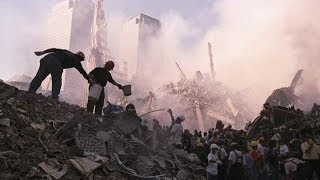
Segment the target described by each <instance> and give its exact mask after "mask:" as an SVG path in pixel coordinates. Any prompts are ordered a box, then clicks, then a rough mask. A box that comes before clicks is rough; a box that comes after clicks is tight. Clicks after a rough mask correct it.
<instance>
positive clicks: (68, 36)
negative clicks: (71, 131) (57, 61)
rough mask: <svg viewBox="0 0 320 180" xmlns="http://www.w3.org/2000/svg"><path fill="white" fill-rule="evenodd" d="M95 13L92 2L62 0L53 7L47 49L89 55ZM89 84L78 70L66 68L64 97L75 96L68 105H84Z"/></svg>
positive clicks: (87, 0) (86, 0) (49, 22)
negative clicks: (85, 88)
mask: <svg viewBox="0 0 320 180" xmlns="http://www.w3.org/2000/svg"><path fill="white" fill-rule="evenodd" d="M93 14H94V3H93V2H92V0H63V1H61V2H59V3H58V4H56V5H54V6H53V7H52V10H51V14H50V17H49V20H48V43H47V46H48V48H51V47H55V48H61V49H68V50H70V51H72V52H77V51H83V52H84V53H85V54H86V55H87V53H88V51H89V46H90V41H91V25H92V23H93ZM84 64H85V63H83V65H84ZM86 84H87V82H86V80H85V79H84V78H83V77H82V75H81V74H80V73H79V72H78V71H77V70H76V69H66V70H65V72H64V74H63V79H62V91H63V93H62V95H64V96H67V97H70V96H72V98H70V99H68V101H69V102H71V103H75V104H81V102H82V101H83V99H84V98H85V97H84V96H85V93H84V92H85V90H84V87H86Z"/></svg>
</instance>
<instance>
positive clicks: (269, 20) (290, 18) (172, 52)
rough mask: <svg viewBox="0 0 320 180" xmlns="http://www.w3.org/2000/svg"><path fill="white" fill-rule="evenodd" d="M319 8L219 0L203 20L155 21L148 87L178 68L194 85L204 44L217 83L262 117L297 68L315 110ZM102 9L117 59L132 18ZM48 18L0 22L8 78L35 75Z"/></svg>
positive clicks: (168, 15)
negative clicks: (154, 68) (155, 65)
mask: <svg viewBox="0 0 320 180" xmlns="http://www.w3.org/2000/svg"><path fill="white" fill-rule="evenodd" d="M0 5H1V7H5V9H7V11H8V12H6V11H2V12H4V13H10V12H20V11H22V10H21V9H19V8H14V9H12V8H13V7H10V8H11V9H10V8H8V7H9V5H6V4H4V5H3V4H0ZM34 6H36V5H34ZM34 9H36V8H33V9H32V10H30V12H29V13H30V14H31V11H33V10H34ZM319 9H320V1H318V0H308V1H302V0H281V1H279V0H269V1H265V0H238V1H234V0H217V1H213V2H212V6H211V9H210V8H209V10H208V9H207V8H206V9H204V10H203V13H202V14H198V15H197V14H194V16H195V17H193V18H185V17H183V16H182V15H181V14H180V13H179V11H174V10H168V11H164V12H163V13H162V14H163V15H162V16H160V17H155V18H159V19H160V21H161V26H162V30H161V34H160V35H159V37H156V38H154V39H152V42H153V43H152V44H151V45H150V49H149V52H150V56H153V57H163V59H162V60H163V63H162V64H161V66H159V72H157V73H154V74H153V76H150V77H151V78H150V80H149V81H147V82H146V83H151V85H152V87H153V88H154V89H156V88H158V87H160V86H161V85H163V84H164V83H167V82H170V81H177V80H178V79H179V73H178V71H177V69H176V67H175V61H177V62H178V63H179V64H180V66H181V68H182V69H183V70H184V71H185V73H186V75H187V76H188V77H189V78H192V77H193V75H194V73H195V72H196V71H197V70H201V71H202V72H203V73H208V72H210V69H209V57H208V51H207V43H208V42H211V43H212V45H213V54H214V64H215V71H216V79H217V80H218V81H221V82H223V83H224V84H226V85H228V86H229V87H232V88H234V89H236V90H239V91H241V92H245V93H244V95H246V96H247V97H246V98H247V99H248V103H249V104H250V105H251V107H252V110H253V111H254V112H256V113H257V112H258V111H259V110H260V108H261V105H262V104H263V102H264V101H265V100H266V98H267V97H268V95H270V94H271V92H272V91H273V90H274V89H277V88H280V87H286V86H289V85H290V82H291V80H292V79H293V76H294V74H295V73H296V71H297V70H298V69H300V68H303V69H304V72H303V84H302V85H301V86H300V87H299V88H298V91H297V93H298V94H299V95H305V94H313V96H308V97H307V98H306V99H307V100H305V101H309V103H313V102H314V101H317V97H318V96H317V94H318V88H319V84H320V83H319V79H318V77H319V71H318V70H317V68H318V67H319V56H320V51H319V44H320V23H318V19H319V18H320V11H319ZM25 10H26V9H24V11H25ZM104 10H105V11H106V14H107V17H106V18H107V23H108V42H109V47H110V48H111V50H112V51H113V55H114V56H115V57H116V58H117V54H118V49H119V39H120V38H119V37H120V32H121V24H123V23H124V22H125V21H126V20H128V19H129V17H128V16H127V15H126V12H116V13H115V12H112V11H111V12H110V11H109V10H108V9H107V8H104ZM9 11H10V12H9ZM28 11H29V10H28ZM44 11H47V12H49V9H46V10H42V11H41V12H42V13H40V14H44V16H43V17H41V18H39V17H32V16H31V15H29V16H27V17H26V18H24V17H22V15H21V13H20V15H19V17H13V16H11V19H6V20H5V19H3V20H1V24H2V25H3V27H5V29H4V31H5V32H4V33H3V32H2V31H0V32H1V34H2V35H3V34H4V36H3V38H4V41H8V42H9V41H10V46H7V45H6V43H3V44H2V46H1V49H3V50H4V52H8V53H6V55H5V56H4V58H3V59H2V60H1V62H5V63H3V64H2V65H3V66H1V71H2V72H8V74H10V76H11V75H12V76H13V75H14V72H15V71H18V72H16V73H17V74H21V72H24V73H27V74H29V75H31V76H33V75H34V73H35V71H36V68H37V66H38V64H37V62H38V59H37V57H35V56H33V54H32V52H33V51H34V50H39V49H43V48H45V47H44V46H43V42H45V40H44V39H45V35H46V31H47V30H46V19H47V16H48V14H49V13H47V14H46V13H44ZM137 13H138V12H137ZM190 13H192V12H190ZM11 14H12V13H11ZM131 15H135V14H131ZM151 15H152V13H151ZM3 17H5V16H3ZM31 17H32V18H31ZM204 19H205V20H206V21H208V23H207V24H211V26H210V27H209V28H204V27H199V26H197V25H196V24H197V23H195V22H194V21H197V20H204ZM9 20H10V21H9ZM13 22H15V24H20V25H19V26H14V27H16V29H17V31H18V32H17V34H15V35H12V34H10V33H9V32H13V31H11V30H10V29H9V28H8V27H10V26H12V25H13V24H14V23H13ZM22 27H24V28H22ZM7 37H11V38H10V39H8V38H7ZM39 42H41V43H39ZM13 45H16V46H13ZM159 49H161V51H158V50H159ZM160 52H161V53H160ZM9 60H10V61H9ZM26 61H28V62H26ZM151 62H152V61H151ZM18 65H19V66H18ZM4 67H5V68H4ZM7 69H11V70H10V71H8V70H7ZM30 69H32V70H30ZM0 78H4V79H7V78H9V77H8V75H5V77H0ZM244 90H246V91H244ZM310 99H312V100H310ZM307 108H309V107H307ZM307 110H308V109H307Z"/></svg>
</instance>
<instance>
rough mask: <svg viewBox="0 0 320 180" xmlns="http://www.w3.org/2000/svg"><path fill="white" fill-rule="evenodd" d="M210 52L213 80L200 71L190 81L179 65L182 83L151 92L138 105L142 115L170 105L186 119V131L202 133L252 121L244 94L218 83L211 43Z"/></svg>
mask: <svg viewBox="0 0 320 180" xmlns="http://www.w3.org/2000/svg"><path fill="white" fill-rule="evenodd" d="M208 49H209V60H210V67H211V70H210V74H211V76H210V75H209V74H202V73H201V72H200V71H197V72H196V73H195V75H194V78H193V79H188V78H187V76H186V75H185V73H184V72H183V70H182V68H181V67H180V66H179V64H178V63H176V66H177V69H178V71H179V73H180V75H181V80H180V81H179V82H177V83H172V82H171V83H169V84H166V85H164V86H162V87H160V88H159V89H157V90H156V91H155V92H150V93H149V95H148V96H147V97H145V98H143V99H141V100H140V101H139V102H140V104H142V105H141V106H142V107H141V108H140V111H141V112H143V113H147V112H149V111H153V110H162V108H167V106H168V105H169V106H170V108H172V109H173V110H174V111H175V112H178V113H180V114H183V115H185V116H186V121H185V122H184V127H185V128H188V129H191V130H194V129H198V130H200V131H202V132H204V131H206V130H208V129H209V128H213V127H215V124H216V122H218V121H221V122H223V123H224V124H226V125H231V126H232V127H234V128H236V129H241V128H243V127H244V125H245V124H246V122H247V121H248V120H250V119H253V114H252V113H251V111H250V110H249V108H248V105H247V103H246V101H245V100H244V99H242V95H241V93H240V92H237V91H235V90H233V89H230V88H228V87H226V86H224V85H223V84H222V83H221V82H218V81H216V80H215V71H214V69H213V68H214V65H213V59H212V52H211V44H210V43H208ZM139 102H137V104H139ZM165 116H166V117H167V115H166V114H163V113H158V114H157V115H156V116H155V117H156V118H159V119H161V120H163V119H166V118H165ZM164 124H169V122H164Z"/></svg>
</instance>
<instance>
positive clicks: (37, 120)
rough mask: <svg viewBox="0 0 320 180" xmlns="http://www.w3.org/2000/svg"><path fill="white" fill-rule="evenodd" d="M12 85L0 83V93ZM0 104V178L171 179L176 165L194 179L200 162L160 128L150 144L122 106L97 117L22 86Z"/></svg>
mask: <svg viewBox="0 0 320 180" xmlns="http://www.w3.org/2000/svg"><path fill="white" fill-rule="evenodd" d="M11 89H15V88H14V87H11V86H8V85H7V84H5V83H0V94H1V93H3V92H7V91H10V90H11ZM0 110H1V116H0V118H1V119H3V118H7V119H10V124H8V120H2V125H0V156H1V158H0V162H1V165H0V170H1V171H0V178H1V179H3V177H5V178H7V177H9V178H11V179H19V178H20V179H21V178H25V177H28V178H32V179H50V178H51V177H52V178H51V179H59V178H60V179H85V178H88V179H90V178H91V179H112V178H113V179H128V178H129V177H130V178H133V179H134V178H135V179H141V178H143V179H162V178H163V179H166V178H167V179H172V178H175V177H176V175H177V173H178V172H177V170H181V169H185V171H188V172H187V173H188V175H189V177H190V179H199V177H201V176H202V175H197V174H194V173H193V169H197V168H198V167H199V166H200V167H203V168H205V166H204V165H203V164H199V163H196V162H195V161H194V160H190V159H189V158H188V153H187V152H185V153H183V152H180V151H179V152H178V153H177V152H176V150H175V149H174V148H169V147H168V146H167V142H168V139H169V137H167V136H166V134H167V133H166V131H165V129H161V128H159V129H158V130H157V134H158V136H157V139H156V141H157V143H158V145H157V148H156V151H155V150H154V149H152V146H153V144H154V142H153V139H154V138H152V137H155V136H153V132H151V131H149V130H148V129H147V128H146V127H145V126H143V125H142V120H141V119H140V118H139V116H137V115H136V114H129V113H127V112H126V111H124V112H119V113H111V114H108V115H105V116H103V117H101V116H99V117H98V116H95V115H93V114H91V113H87V112H86V111H85V109H83V108H81V107H79V106H74V105H69V104H67V103H64V102H59V101H56V100H53V99H51V98H48V97H45V96H43V95H41V94H35V93H31V92H26V91H21V90H15V93H13V94H12V93H10V95H8V96H6V97H5V98H2V99H0ZM99 118H100V120H99ZM4 122H6V123H4ZM3 124H5V126H3ZM150 137H151V138H150ZM115 154H116V155H115ZM185 166H188V167H190V168H189V169H186V168H185ZM38 167H39V168H38ZM48 174H49V175H48Z"/></svg>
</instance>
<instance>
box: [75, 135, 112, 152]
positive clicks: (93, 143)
mask: <svg viewBox="0 0 320 180" xmlns="http://www.w3.org/2000/svg"><path fill="white" fill-rule="evenodd" d="M75 140H76V144H77V146H78V147H79V148H80V149H82V150H83V151H84V152H85V153H86V154H92V155H94V154H99V155H101V156H104V155H106V154H107V147H106V145H105V143H104V142H103V141H101V140H100V139H99V138H97V137H96V135H94V134H92V133H84V132H80V131H78V132H76V133H75Z"/></svg>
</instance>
